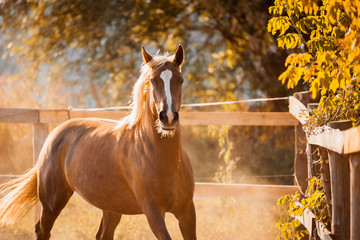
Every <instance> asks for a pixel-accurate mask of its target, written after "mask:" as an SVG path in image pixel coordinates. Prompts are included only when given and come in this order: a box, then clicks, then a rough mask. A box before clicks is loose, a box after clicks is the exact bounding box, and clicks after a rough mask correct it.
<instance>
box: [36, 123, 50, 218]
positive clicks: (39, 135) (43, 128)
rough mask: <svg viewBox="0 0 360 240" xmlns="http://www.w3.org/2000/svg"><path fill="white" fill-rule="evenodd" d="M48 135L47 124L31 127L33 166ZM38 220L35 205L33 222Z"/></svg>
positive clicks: (38, 214) (38, 208) (37, 206)
mask: <svg viewBox="0 0 360 240" xmlns="http://www.w3.org/2000/svg"><path fill="white" fill-rule="evenodd" d="M48 135H49V124H47V123H38V124H34V125H33V165H34V166H35V165H36V163H37V161H38V158H39V155H40V151H41V148H42V146H43V145H44V142H45V140H46V138H47V136H48ZM39 219H40V204H36V205H35V222H37V221H38V220H39Z"/></svg>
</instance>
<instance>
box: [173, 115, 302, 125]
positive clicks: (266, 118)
mask: <svg viewBox="0 0 360 240" xmlns="http://www.w3.org/2000/svg"><path fill="white" fill-rule="evenodd" d="M180 120H181V124H182V125H238V126H297V125H299V122H298V121H297V120H296V119H295V118H294V117H293V116H292V115H291V114H289V113H288V112H180Z"/></svg>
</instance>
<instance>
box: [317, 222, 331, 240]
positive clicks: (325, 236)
mask: <svg viewBox="0 0 360 240" xmlns="http://www.w3.org/2000/svg"><path fill="white" fill-rule="evenodd" d="M315 224H316V230H317V234H318V236H319V238H320V239H321V240H334V239H335V237H334V235H333V234H331V232H330V231H329V230H328V229H327V228H326V227H325V225H324V224H323V223H322V222H317V221H316V222H315Z"/></svg>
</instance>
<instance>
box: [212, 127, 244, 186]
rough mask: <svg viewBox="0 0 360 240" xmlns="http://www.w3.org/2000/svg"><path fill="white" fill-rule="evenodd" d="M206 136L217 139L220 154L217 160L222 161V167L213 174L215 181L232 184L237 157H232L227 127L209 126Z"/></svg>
mask: <svg viewBox="0 0 360 240" xmlns="http://www.w3.org/2000/svg"><path fill="white" fill-rule="evenodd" d="M208 134H209V135H210V136H211V137H213V138H215V137H216V138H218V139H219V147H220V152H219V155H218V158H219V159H221V160H222V161H223V164H224V163H225V165H224V166H220V167H219V168H218V170H217V171H216V172H215V181H216V182H221V183H233V182H234V180H233V171H234V169H235V168H236V163H237V162H238V161H239V160H240V158H239V157H233V156H232V155H233V153H232V151H233V150H234V143H233V142H232V141H230V139H229V126H222V127H216V126H209V127H208Z"/></svg>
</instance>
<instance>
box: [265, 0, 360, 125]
mask: <svg viewBox="0 0 360 240" xmlns="http://www.w3.org/2000/svg"><path fill="white" fill-rule="evenodd" d="M269 12H270V14H272V15H274V16H273V18H272V19H270V21H269V22H268V31H269V32H271V33H272V34H277V33H279V36H278V38H277V40H278V45H279V47H282V48H286V49H288V50H291V49H294V50H293V51H294V52H293V53H291V54H290V55H289V56H288V57H287V59H286V61H285V66H286V67H287V68H286V70H285V71H284V72H283V73H282V74H281V75H280V76H279V80H280V81H281V82H282V83H283V84H285V83H287V87H288V88H294V87H295V86H297V85H299V84H300V82H302V81H303V82H305V83H307V84H309V91H310V92H311V93H312V96H313V98H314V99H315V98H316V97H318V96H320V108H319V109H320V112H321V121H319V124H324V123H327V122H328V121H332V120H344V119H351V120H352V121H353V124H354V125H359V123H360V122H359V121H360V114H359V109H360V97H359V91H360V80H359V77H360V64H359V63H360V62H359V61H360V41H359V40H360V15H359V12H360V1H359V0H355V1H354V0H322V1H317V0H276V1H275V5H274V6H271V7H270V8H269ZM296 49H299V50H300V51H301V52H298V51H296Z"/></svg>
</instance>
